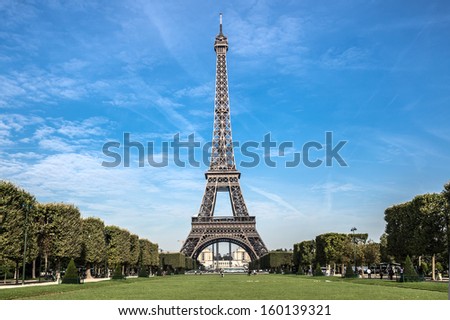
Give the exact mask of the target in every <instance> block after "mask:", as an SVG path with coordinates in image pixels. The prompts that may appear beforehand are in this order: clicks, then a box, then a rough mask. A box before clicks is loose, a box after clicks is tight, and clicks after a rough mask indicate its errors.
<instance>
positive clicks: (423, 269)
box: [420, 261, 428, 275]
mask: <svg viewBox="0 0 450 320" xmlns="http://www.w3.org/2000/svg"><path fill="white" fill-rule="evenodd" d="M420 270H421V272H422V275H427V274H428V264H427V263H426V262H423V261H422V263H421V264H420Z"/></svg>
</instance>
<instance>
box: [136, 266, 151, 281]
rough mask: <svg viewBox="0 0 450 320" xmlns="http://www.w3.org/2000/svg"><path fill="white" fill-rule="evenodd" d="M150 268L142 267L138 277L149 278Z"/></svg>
mask: <svg viewBox="0 0 450 320" xmlns="http://www.w3.org/2000/svg"><path fill="white" fill-rule="evenodd" d="M148 275H149V273H148V270H147V268H146V267H141V268H140V270H139V273H138V277H139V278H148Z"/></svg>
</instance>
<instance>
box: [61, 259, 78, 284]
mask: <svg viewBox="0 0 450 320" xmlns="http://www.w3.org/2000/svg"><path fill="white" fill-rule="evenodd" d="M62 283H64V284H79V283H80V277H79V276H78V270H77V267H76V266H75V262H74V261H73V259H71V260H70V262H69V265H68V266H67V269H66V273H65V275H64V277H63V278H62Z"/></svg>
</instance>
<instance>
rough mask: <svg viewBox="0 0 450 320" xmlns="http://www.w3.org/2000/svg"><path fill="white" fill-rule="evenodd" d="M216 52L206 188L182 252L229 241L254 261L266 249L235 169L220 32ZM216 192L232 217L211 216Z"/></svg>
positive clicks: (223, 41) (191, 252)
mask: <svg viewBox="0 0 450 320" xmlns="http://www.w3.org/2000/svg"><path fill="white" fill-rule="evenodd" d="M214 50H215V52H216V93H215V100H214V129H213V137H212V138H213V139H212V147H211V160H210V167H209V170H208V171H207V172H206V173H205V178H206V189H205V193H204V195H203V200H202V204H201V206H200V210H199V213H198V215H197V216H196V217H193V218H192V229H191V232H190V233H189V235H188V237H187V239H186V241H185V242H184V243H183V246H182V248H181V252H182V253H184V254H185V255H186V256H189V257H192V258H194V259H197V257H198V255H199V254H200V253H201V252H202V251H203V249H205V248H206V247H208V246H210V245H211V244H214V243H217V242H222V241H225V242H231V243H234V244H236V245H239V246H240V247H242V248H243V249H244V250H245V251H247V253H248V254H249V255H250V258H251V259H252V260H256V259H258V258H259V257H261V256H263V255H264V254H265V253H267V252H268V250H267V248H266V246H265V244H264V242H263V241H262V239H261V237H260V236H259V234H258V232H257V231H256V219H255V217H252V216H249V214H248V210H247V206H246V205H245V201H244V197H243V196H242V191H241V187H240V185H239V179H240V177H241V173H240V172H239V171H238V170H237V169H236V163H235V160H234V152H233V140H232V135H231V119H230V102H229V96H228V74H227V59H226V58H227V51H228V39H227V37H226V36H225V35H224V34H223V33H222V15H221V16H220V32H219V34H218V35H217V36H216V40H215V42H214ZM218 192H228V194H229V196H230V202H231V208H232V211H233V215H232V216H226V217H217V216H214V208H215V204H216V198H217V193H218Z"/></svg>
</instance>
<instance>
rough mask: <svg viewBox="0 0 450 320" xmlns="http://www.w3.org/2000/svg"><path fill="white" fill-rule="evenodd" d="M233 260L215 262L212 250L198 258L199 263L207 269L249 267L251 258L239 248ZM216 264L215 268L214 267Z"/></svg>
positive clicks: (234, 252) (233, 253)
mask: <svg viewBox="0 0 450 320" xmlns="http://www.w3.org/2000/svg"><path fill="white" fill-rule="evenodd" d="M232 257H233V260H231V261H230V260H219V261H213V253H212V251H211V249H209V248H206V249H204V250H203V251H202V252H201V253H200V254H199V256H198V261H199V262H200V263H201V264H203V265H204V266H205V268H206V269H223V268H229V267H248V264H249V262H250V261H251V260H250V256H249V255H248V253H247V252H246V251H245V250H244V249H242V248H237V249H236V250H234V251H233V252H232ZM213 262H214V267H213Z"/></svg>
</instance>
